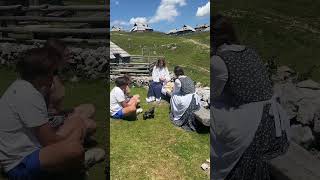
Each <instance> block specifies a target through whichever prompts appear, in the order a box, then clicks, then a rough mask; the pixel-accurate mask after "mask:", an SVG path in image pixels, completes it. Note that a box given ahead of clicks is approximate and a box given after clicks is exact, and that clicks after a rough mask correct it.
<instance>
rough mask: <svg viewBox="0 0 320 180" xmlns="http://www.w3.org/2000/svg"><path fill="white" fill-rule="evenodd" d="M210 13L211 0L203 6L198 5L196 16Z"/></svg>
mask: <svg viewBox="0 0 320 180" xmlns="http://www.w3.org/2000/svg"><path fill="white" fill-rule="evenodd" d="M209 15H210V1H209V2H208V3H207V4H206V5H204V6H201V7H198V10H197V14H196V16H209Z"/></svg>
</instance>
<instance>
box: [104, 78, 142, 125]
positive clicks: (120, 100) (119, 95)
mask: <svg viewBox="0 0 320 180" xmlns="http://www.w3.org/2000/svg"><path fill="white" fill-rule="evenodd" d="M115 84H116V86H115V87H114V88H113V89H112V90H111V92H110V115H111V117H112V118H114V119H124V118H125V117H130V116H135V115H136V114H137V113H140V112H141V109H140V108H138V109H137V104H138V103H139V95H134V96H133V97H132V98H130V99H129V100H127V98H126V94H127V91H128V90H129V86H128V78H126V77H118V78H117V79H116V80H115Z"/></svg>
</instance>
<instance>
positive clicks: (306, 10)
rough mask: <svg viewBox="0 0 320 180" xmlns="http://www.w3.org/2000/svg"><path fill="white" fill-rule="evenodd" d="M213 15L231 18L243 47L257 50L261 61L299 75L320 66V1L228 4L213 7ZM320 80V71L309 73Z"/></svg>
mask: <svg viewBox="0 0 320 180" xmlns="http://www.w3.org/2000/svg"><path fill="white" fill-rule="evenodd" d="M212 6H213V7H214V8H215V9H216V11H215V12H221V13H223V14H225V15H228V16H230V17H231V18H232V20H233V22H234V24H235V27H236V31H237V34H238V36H239V39H240V41H241V42H242V43H243V44H246V45H249V46H252V47H255V48H257V50H258V51H259V52H260V53H261V55H262V57H263V59H264V60H268V59H270V58H271V57H272V56H276V57H277V58H276V60H277V62H278V64H283V65H289V66H290V67H292V68H294V69H295V70H297V71H298V72H300V73H304V72H306V71H308V69H310V68H311V67H312V66H314V65H320V51H319V50H318V48H319V47H320V11H319V7H320V1H314V0H290V1H289V0H282V1H276V0H273V1H263V0H257V1H255V0H231V1H219V2H215V3H212ZM311 78H313V79H315V80H317V81H319V80H320V70H319V69H318V70H317V71H314V72H313V73H312V77H311Z"/></svg>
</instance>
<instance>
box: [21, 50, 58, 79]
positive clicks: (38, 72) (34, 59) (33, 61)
mask: <svg viewBox="0 0 320 180" xmlns="http://www.w3.org/2000/svg"><path fill="white" fill-rule="evenodd" d="M60 62H61V56H60V54H59V53H58V52H57V51H55V50H52V49H49V48H45V47H43V48H33V49H29V50H27V51H25V52H24V53H22V54H21V57H20V59H19V60H18V62H17V65H16V70H17V72H18V73H19V75H20V77H21V78H22V79H24V80H27V81H32V80H34V79H36V78H38V77H47V76H49V75H50V74H51V73H53V71H54V70H55V68H56V67H57V66H58V64H60Z"/></svg>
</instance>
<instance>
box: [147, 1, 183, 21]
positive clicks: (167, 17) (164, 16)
mask: <svg viewBox="0 0 320 180" xmlns="http://www.w3.org/2000/svg"><path fill="white" fill-rule="evenodd" d="M186 4H187V3H186V0H161V3H160V6H159V7H158V9H157V11H156V14H155V15H154V16H153V17H152V18H151V19H150V20H149V22H150V23H156V22H159V21H163V20H164V21H173V20H174V18H175V17H177V16H178V15H179V12H178V10H177V6H184V5H186Z"/></svg>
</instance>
